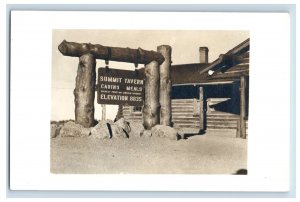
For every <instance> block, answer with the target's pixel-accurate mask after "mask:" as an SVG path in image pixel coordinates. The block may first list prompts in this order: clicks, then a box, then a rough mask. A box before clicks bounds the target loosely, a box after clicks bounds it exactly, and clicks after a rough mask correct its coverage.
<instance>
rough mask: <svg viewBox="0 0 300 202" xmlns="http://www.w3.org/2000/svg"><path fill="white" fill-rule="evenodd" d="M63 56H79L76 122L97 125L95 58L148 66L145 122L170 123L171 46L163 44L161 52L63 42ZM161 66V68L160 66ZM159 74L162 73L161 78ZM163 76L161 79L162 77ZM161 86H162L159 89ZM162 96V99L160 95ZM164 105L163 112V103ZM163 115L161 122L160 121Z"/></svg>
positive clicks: (159, 49) (148, 123)
mask: <svg viewBox="0 0 300 202" xmlns="http://www.w3.org/2000/svg"><path fill="white" fill-rule="evenodd" d="M58 49H59V51H60V52H61V53H62V54H63V55H64V56H70V57H79V65H78V70H77V77H76V87H75V90H74V96H75V122H76V123H78V124H81V125H82V126H84V127H91V126H92V125H93V124H94V98H95V85H96V76H95V67H96V59H102V60H106V61H107V60H110V61H116V62H128V63H134V64H144V65H145V75H146V82H145V104H144V110H143V122H144V127H145V128H146V129H151V128H152V127H153V126H155V125H157V124H159V123H161V124H164V125H170V123H171V110H170V109H171V105H170V102H171V101H170V91H171V83H170V73H169V72H170V65H171V47H169V46H166V45H162V46H159V47H158V52H156V51H148V50H143V49H141V48H138V49H131V48H120V47H108V46H102V45H100V44H91V43H76V42H67V41H66V40H64V41H62V42H61V44H60V45H59V46H58ZM160 65H161V68H162V69H161V71H160V70H159V66H160ZM160 75H162V76H161V77H160ZM160 78H161V80H160ZM160 85H162V88H160ZM160 94H161V95H163V98H162V99H160V97H159V95H160ZM161 105H162V106H163V107H162V110H163V111H162V112H161V110H160V108H161V107H160V106H161ZM160 114H162V117H161V118H162V119H163V120H162V121H161V122H160Z"/></svg>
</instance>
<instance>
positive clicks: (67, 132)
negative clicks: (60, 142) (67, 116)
mask: <svg viewBox="0 0 300 202" xmlns="http://www.w3.org/2000/svg"><path fill="white" fill-rule="evenodd" d="M90 132H91V128H84V127H83V126H81V125H80V124H76V123H75V122H73V121H69V122H67V123H65V124H64V125H63V127H62V128H61V129H60V132H59V135H60V137H86V136H89V135H90Z"/></svg>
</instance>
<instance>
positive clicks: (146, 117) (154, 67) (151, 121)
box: [143, 61, 160, 130]
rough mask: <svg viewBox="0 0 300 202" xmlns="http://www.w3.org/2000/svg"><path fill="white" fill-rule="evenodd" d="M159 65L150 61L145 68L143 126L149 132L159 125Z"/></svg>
mask: <svg viewBox="0 0 300 202" xmlns="http://www.w3.org/2000/svg"><path fill="white" fill-rule="evenodd" d="M158 67H159V65H158V62H156V61H152V62H150V63H149V64H147V65H146V67H145V75H146V82H145V104H144V108H143V124H144V127H145V129H147V130H150V129H151V128H152V127H153V126H155V125H157V124H159V108H160V106H159V68H158Z"/></svg>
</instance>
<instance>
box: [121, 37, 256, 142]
mask: <svg viewBox="0 0 300 202" xmlns="http://www.w3.org/2000/svg"><path fill="white" fill-rule="evenodd" d="M249 49H250V39H247V40H245V41H243V42H242V43H240V44H238V45H237V46H235V47H233V48H232V49H231V50H229V51H228V52H226V53H225V54H221V55H220V57H219V58H217V59H216V60H215V61H213V62H212V63H208V52H209V50H208V48H207V47H200V48H199V56H200V62H199V63H193V64H181V65H172V66H171V70H170V74H171V75H170V76H171V81H172V96H171V99H172V124H173V127H174V128H178V129H181V130H183V131H184V132H185V133H199V132H200V133H202V132H205V131H206V130H235V131H237V136H238V137H243V138H246V133H247V132H246V130H247V129H246V128H247V122H248V109H249V85H248V84H249ZM117 116H118V117H124V118H125V120H128V121H131V120H135V121H141V122H142V107H135V106H119V111H118V115H117Z"/></svg>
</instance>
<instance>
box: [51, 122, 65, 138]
mask: <svg viewBox="0 0 300 202" xmlns="http://www.w3.org/2000/svg"><path fill="white" fill-rule="evenodd" d="M61 128H62V126H60V125H58V124H51V129H50V134H51V138H56V137H57V136H58V135H59V132H60V129H61Z"/></svg>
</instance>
